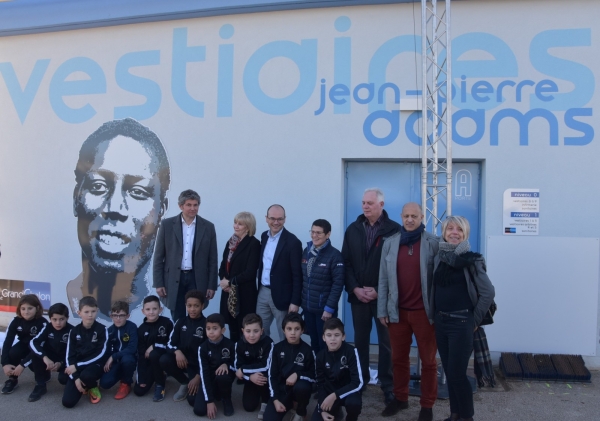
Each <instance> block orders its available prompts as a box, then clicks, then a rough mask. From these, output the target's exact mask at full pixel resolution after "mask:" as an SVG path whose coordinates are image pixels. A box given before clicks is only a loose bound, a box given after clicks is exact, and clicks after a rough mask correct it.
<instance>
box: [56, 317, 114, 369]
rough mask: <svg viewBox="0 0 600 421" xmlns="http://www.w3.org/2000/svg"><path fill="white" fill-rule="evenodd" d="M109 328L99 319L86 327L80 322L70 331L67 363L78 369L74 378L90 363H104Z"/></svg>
mask: <svg viewBox="0 0 600 421" xmlns="http://www.w3.org/2000/svg"><path fill="white" fill-rule="evenodd" d="M107 343H108V328H107V327H106V326H104V325H102V324H101V323H99V322H98V321H94V324H93V325H92V326H91V327H90V328H89V329H86V328H85V327H84V326H83V323H80V324H78V325H77V326H75V327H74V328H73V329H71V332H70V333H69V342H68V343H67V360H66V365H67V367H68V366H71V365H74V366H75V367H76V368H77V371H76V372H75V373H73V374H71V376H70V377H71V378H72V379H73V380H77V379H78V378H79V375H80V374H81V372H82V371H83V369H85V367H86V366H88V365H90V364H98V365H101V366H102V365H104V363H105V362H106V358H107V357H108V355H107Z"/></svg>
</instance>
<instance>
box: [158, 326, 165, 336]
mask: <svg viewBox="0 0 600 421" xmlns="http://www.w3.org/2000/svg"><path fill="white" fill-rule="evenodd" d="M165 336H167V333H166V329H165V327H164V326H161V327H159V328H158V337H159V338H164V337H165Z"/></svg>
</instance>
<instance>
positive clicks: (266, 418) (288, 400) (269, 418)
mask: <svg viewBox="0 0 600 421" xmlns="http://www.w3.org/2000/svg"><path fill="white" fill-rule="evenodd" d="M277 386H278V385H275V386H274V387H277ZM311 393H312V384H311V383H310V382H308V381H306V380H298V381H297V382H296V384H295V385H293V386H286V394H285V396H284V397H283V398H282V400H281V401H280V402H281V403H282V404H283V405H285V408H286V410H288V411H289V410H290V409H292V407H293V406H294V402H297V403H298V406H297V407H296V413H297V414H298V415H300V416H301V417H304V416H306V407H307V406H308V402H309V401H310V395H311ZM274 400H275V399H274V398H271V399H269V403H268V404H267V409H265V414H264V415H263V421H281V420H282V419H283V417H285V414H286V412H277V411H276V410H275V404H274V403H273V401H274Z"/></svg>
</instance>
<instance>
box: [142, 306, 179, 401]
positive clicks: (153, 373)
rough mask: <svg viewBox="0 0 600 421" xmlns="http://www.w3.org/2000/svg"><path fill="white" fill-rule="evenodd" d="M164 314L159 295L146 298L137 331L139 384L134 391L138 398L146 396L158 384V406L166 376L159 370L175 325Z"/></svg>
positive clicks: (156, 391)
mask: <svg viewBox="0 0 600 421" xmlns="http://www.w3.org/2000/svg"><path fill="white" fill-rule="evenodd" d="M161 311H162V308H161V305H160V301H159V298H158V297H157V296H156V295H150V296H148V297H146V298H144V302H143V307H142V312H143V313H144V315H145V316H146V317H145V318H144V321H143V323H142V324H141V325H140V327H139V328H138V366H137V381H136V384H135V386H134V387H133V392H134V393H135V394H136V395H137V396H144V395H145V394H146V393H148V391H149V390H150V388H151V387H152V385H153V384H154V383H156V387H155V388H154V397H153V400H154V401H155V402H160V401H161V400H163V398H164V390H165V383H166V380H167V376H166V375H165V372H164V371H163V369H162V368H161V366H160V357H162V356H163V355H164V354H165V353H166V352H167V344H168V342H169V337H170V336H171V332H172V331H173V322H172V321H171V319H169V318H167V317H164V316H161V315H160V312H161Z"/></svg>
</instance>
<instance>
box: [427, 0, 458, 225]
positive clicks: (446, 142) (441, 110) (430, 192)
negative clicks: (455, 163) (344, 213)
mask: <svg viewBox="0 0 600 421" xmlns="http://www.w3.org/2000/svg"><path fill="white" fill-rule="evenodd" d="M421 39H422V45H421V51H422V59H423V64H422V66H423V68H422V70H423V79H422V86H423V87H422V96H421V98H422V104H421V106H422V108H421V109H422V113H423V114H422V116H423V118H422V119H421V120H422V131H421V133H422V135H423V141H422V145H421V148H422V150H421V156H422V162H421V203H422V206H423V213H424V214H425V225H427V223H429V222H430V221H431V226H430V230H431V232H432V233H434V234H436V235H438V226H440V224H441V221H442V219H443V218H444V217H445V216H448V215H450V214H451V212H452V113H451V109H452V101H451V99H450V98H451V96H452V95H451V92H452V91H451V89H452V84H451V83H450V81H452V60H451V54H450V52H451V44H450V0H440V1H437V0H421ZM426 116H427V117H426ZM440 196H442V197H445V198H446V209H440V201H439V199H440Z"/></svg>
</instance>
